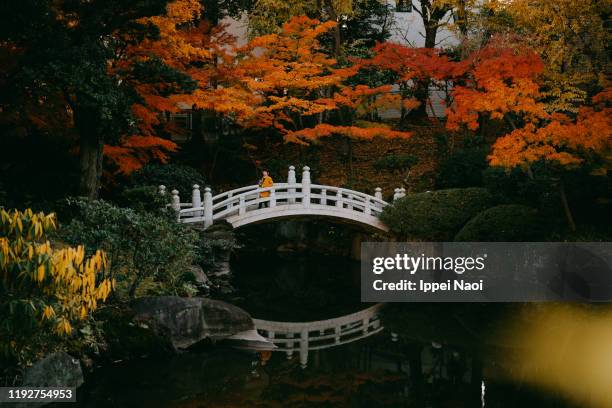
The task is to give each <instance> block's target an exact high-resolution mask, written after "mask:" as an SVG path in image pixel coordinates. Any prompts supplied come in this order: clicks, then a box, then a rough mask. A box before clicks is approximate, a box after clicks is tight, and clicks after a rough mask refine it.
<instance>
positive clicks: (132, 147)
mask: <svg viewBox="0 0 612 408" xmlns="http://www.w3.org/2000/svg"><path fill="white" fill-rule="evenodd" d="M176 150H177V145H176V144H175V143H174V142H172V141H170V140H167V139H163V138H161V137H156V136H138V135H132V136H128V137H125V138H123V139H121V140H120V142H119V145H117V146H113V145H104V155H105V156H106V157H107V158H109V159H110V160H111V161H113V162H114V163H115V164H116V165H117V167H118V170H117V171H118V172H120V173H123V174H130V173H132V172H134V171H136V170H138V169H140V168H141V167H142V166H144V165H145V164H147V163H148V162H149V161H151V160H157V161H159V162H161V163H166V162H167V161H168V153H169V152H175V151H176Z"/></svg>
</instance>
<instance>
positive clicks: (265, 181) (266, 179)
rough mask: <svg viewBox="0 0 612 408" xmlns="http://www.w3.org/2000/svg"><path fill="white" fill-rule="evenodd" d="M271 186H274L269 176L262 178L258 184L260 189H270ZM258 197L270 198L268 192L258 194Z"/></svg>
mask: <svg viewBox="0 0 612 408" xmlns="http://www.w3.org/2000/svg"><path fill="white" fill-rule="evenodd" d="M273 185H274V181H272V177H270V176H266V177H264V178H262V179H261V181H260V182H259V187H262V188H266V187H272V186H273ZM259 197H270V192H269V191H263V192H261V193H259Z"/></svg>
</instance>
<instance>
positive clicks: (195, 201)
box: [191, 184, 202, 217]
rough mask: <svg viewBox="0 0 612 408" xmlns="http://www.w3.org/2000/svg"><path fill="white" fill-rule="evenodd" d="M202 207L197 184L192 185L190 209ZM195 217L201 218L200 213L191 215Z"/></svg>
mask: <svg viewBox="0 0 612 408" xmlns="http://www.w3.org/2000/svg"><path fill="white" fill-rule="evenodd" d="M200 207H202V194H201V193H200V186H198V185H197V184H194V185H193V190H192V192H191V208H200ZM192 215H193V216H194V217H195V216H202V212H201V211H198V212H197V213H192Z"/></svg>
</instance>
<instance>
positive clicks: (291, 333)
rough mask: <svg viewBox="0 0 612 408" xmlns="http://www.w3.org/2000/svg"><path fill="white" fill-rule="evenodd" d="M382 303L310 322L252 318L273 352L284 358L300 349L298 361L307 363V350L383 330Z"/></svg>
mask: <svg viewBox="0 0 612 408" xmlns="http://www.w3.org/2000/svg"><path fill="white" fill-rule="evenodd" d="M382 307H383V304H382V303H379V304H376V305H374V306H372V307H369V308H367V309H365V310H361V311H359V312H356V313H352V314H349V315H346V316H341V317H336V318H333V319H327V320H319V321H313V322H274V321H269V320H260V319H253V321H254V323H255V328H256V329H257V331H258V332H259V334H260V335H261V336H263V337H264V338H266V339H267V340H269V341H271V342H272V343H274V345H275V346H277V348H276V349H275V350H274V351H282V352H285V353H286V354H287V358H288V359H289V358H292V357H293V353H294V352H296V351H297V352H299V356H300V364H301V366H302V368H305V367H306V366H307V364H308V352H309V351H310V350H321V349H326V348H331V347H336V346H340V345H343V344H347V343H350V342H353V341H356V340H361V339H363V338H366V337H369V336H371V335H373V334H376V333H378V332H380V331H381V330H383V329H384V327H383V326H382V324H381V320H380V310H381V308H382Z"/></svg>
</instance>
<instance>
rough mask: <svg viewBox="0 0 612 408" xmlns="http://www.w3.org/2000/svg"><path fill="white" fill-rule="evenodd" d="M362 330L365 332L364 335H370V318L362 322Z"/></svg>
mask: <svg viewBox="0 0 612 408" xmlns="http://www.w3.org/2000/svg"><path fill="white" fill-rule="evenodd" d="M361 324H362V326H363V327H362V330H363V334H368V326H369V325H370V318H369V317H364V318H363V320H362V322H361Z"/></svg>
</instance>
